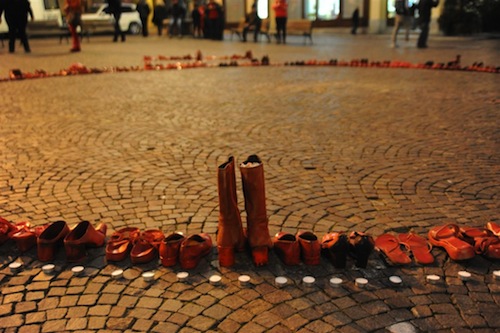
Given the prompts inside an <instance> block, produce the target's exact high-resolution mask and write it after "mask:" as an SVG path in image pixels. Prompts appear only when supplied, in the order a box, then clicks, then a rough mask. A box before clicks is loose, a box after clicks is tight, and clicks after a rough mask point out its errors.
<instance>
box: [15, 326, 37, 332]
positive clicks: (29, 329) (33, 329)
mask: <svg viewBox="0 0 500 333" xmlns="http://www.w3.org/2000/svg"><path fill="white" fill-rule="evenodd" d="M40 330H41V326H40V325H24V326H21V327H19V331H18V333H39V332H40Z"/></svg>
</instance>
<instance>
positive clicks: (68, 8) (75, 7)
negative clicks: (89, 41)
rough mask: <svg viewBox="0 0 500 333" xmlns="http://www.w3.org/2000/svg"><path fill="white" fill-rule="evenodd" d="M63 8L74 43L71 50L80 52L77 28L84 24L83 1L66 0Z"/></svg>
mask: <svg viewBox="0 0 500 333" xmlns="http://www.w3.org/2000/svg"><path fill="white" fill-rule="evenodd" d="M63 9H64V14H65V15H66V23H67V24H68V29H69V32H70V34H71V40H72V44H73V46H72V47H71V49H70V51H71V52H80V50H81V49H80V36H79V35H78V32H77V31H76V30H77V28H78V27H79V26H81V25H82V2H81V0H65V1H64V7H63Z"/></svg>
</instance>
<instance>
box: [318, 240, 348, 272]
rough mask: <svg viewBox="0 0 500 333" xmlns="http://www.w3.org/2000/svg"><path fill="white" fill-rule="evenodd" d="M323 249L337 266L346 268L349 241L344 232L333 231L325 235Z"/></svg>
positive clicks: (334, 265) (322, 242) (322, 243)
mask: <svg viewBox="0 0 500 333" xmlns="http://www.w3.org/2000/svg"><path fill="white" fill-rule="evenodd" d="M321 249H322V252H323V254H324V255H326V257H327V258H328V259H330V261H331V262H332V264H333V267H335V268H345V266H346V261H347V252H348V250H349V241H348V240H347V235H346V234H345V233H343V232H331V233H329V234H326V235H325V236H323V239H322V240H321Z"/></svg>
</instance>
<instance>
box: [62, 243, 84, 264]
mask: <svg viewBox="0 0 500 333" xmlns="http://www.w3.org/2000/svg"><path fill="white" fill-rule="evenodd" d="M65 249H66V260H67V261H69V262H78V261H80V260H82V259H84V258H85V257H86V256H87V249H86V246H85V244H71V243H69V244H66V245H65Z"/></svg>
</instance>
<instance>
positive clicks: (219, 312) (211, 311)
mask: <svg viewBox="0 0 500 333" xmlns="http://www.w3.org/2000/svg"><path fill="white" fill-rule="evenodd" d="M231 312H232V311H231V309H229V308H227V307H225V306H223V305H221V304H215V305H213V306H211V307H209V308H207V309H206V310H205V311H203V315H205V316H207V317H210V318H213V319H216V320H222V319H223V318H225V317H227V316H228V315H229V314H230V313H231Z"/></svg>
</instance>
